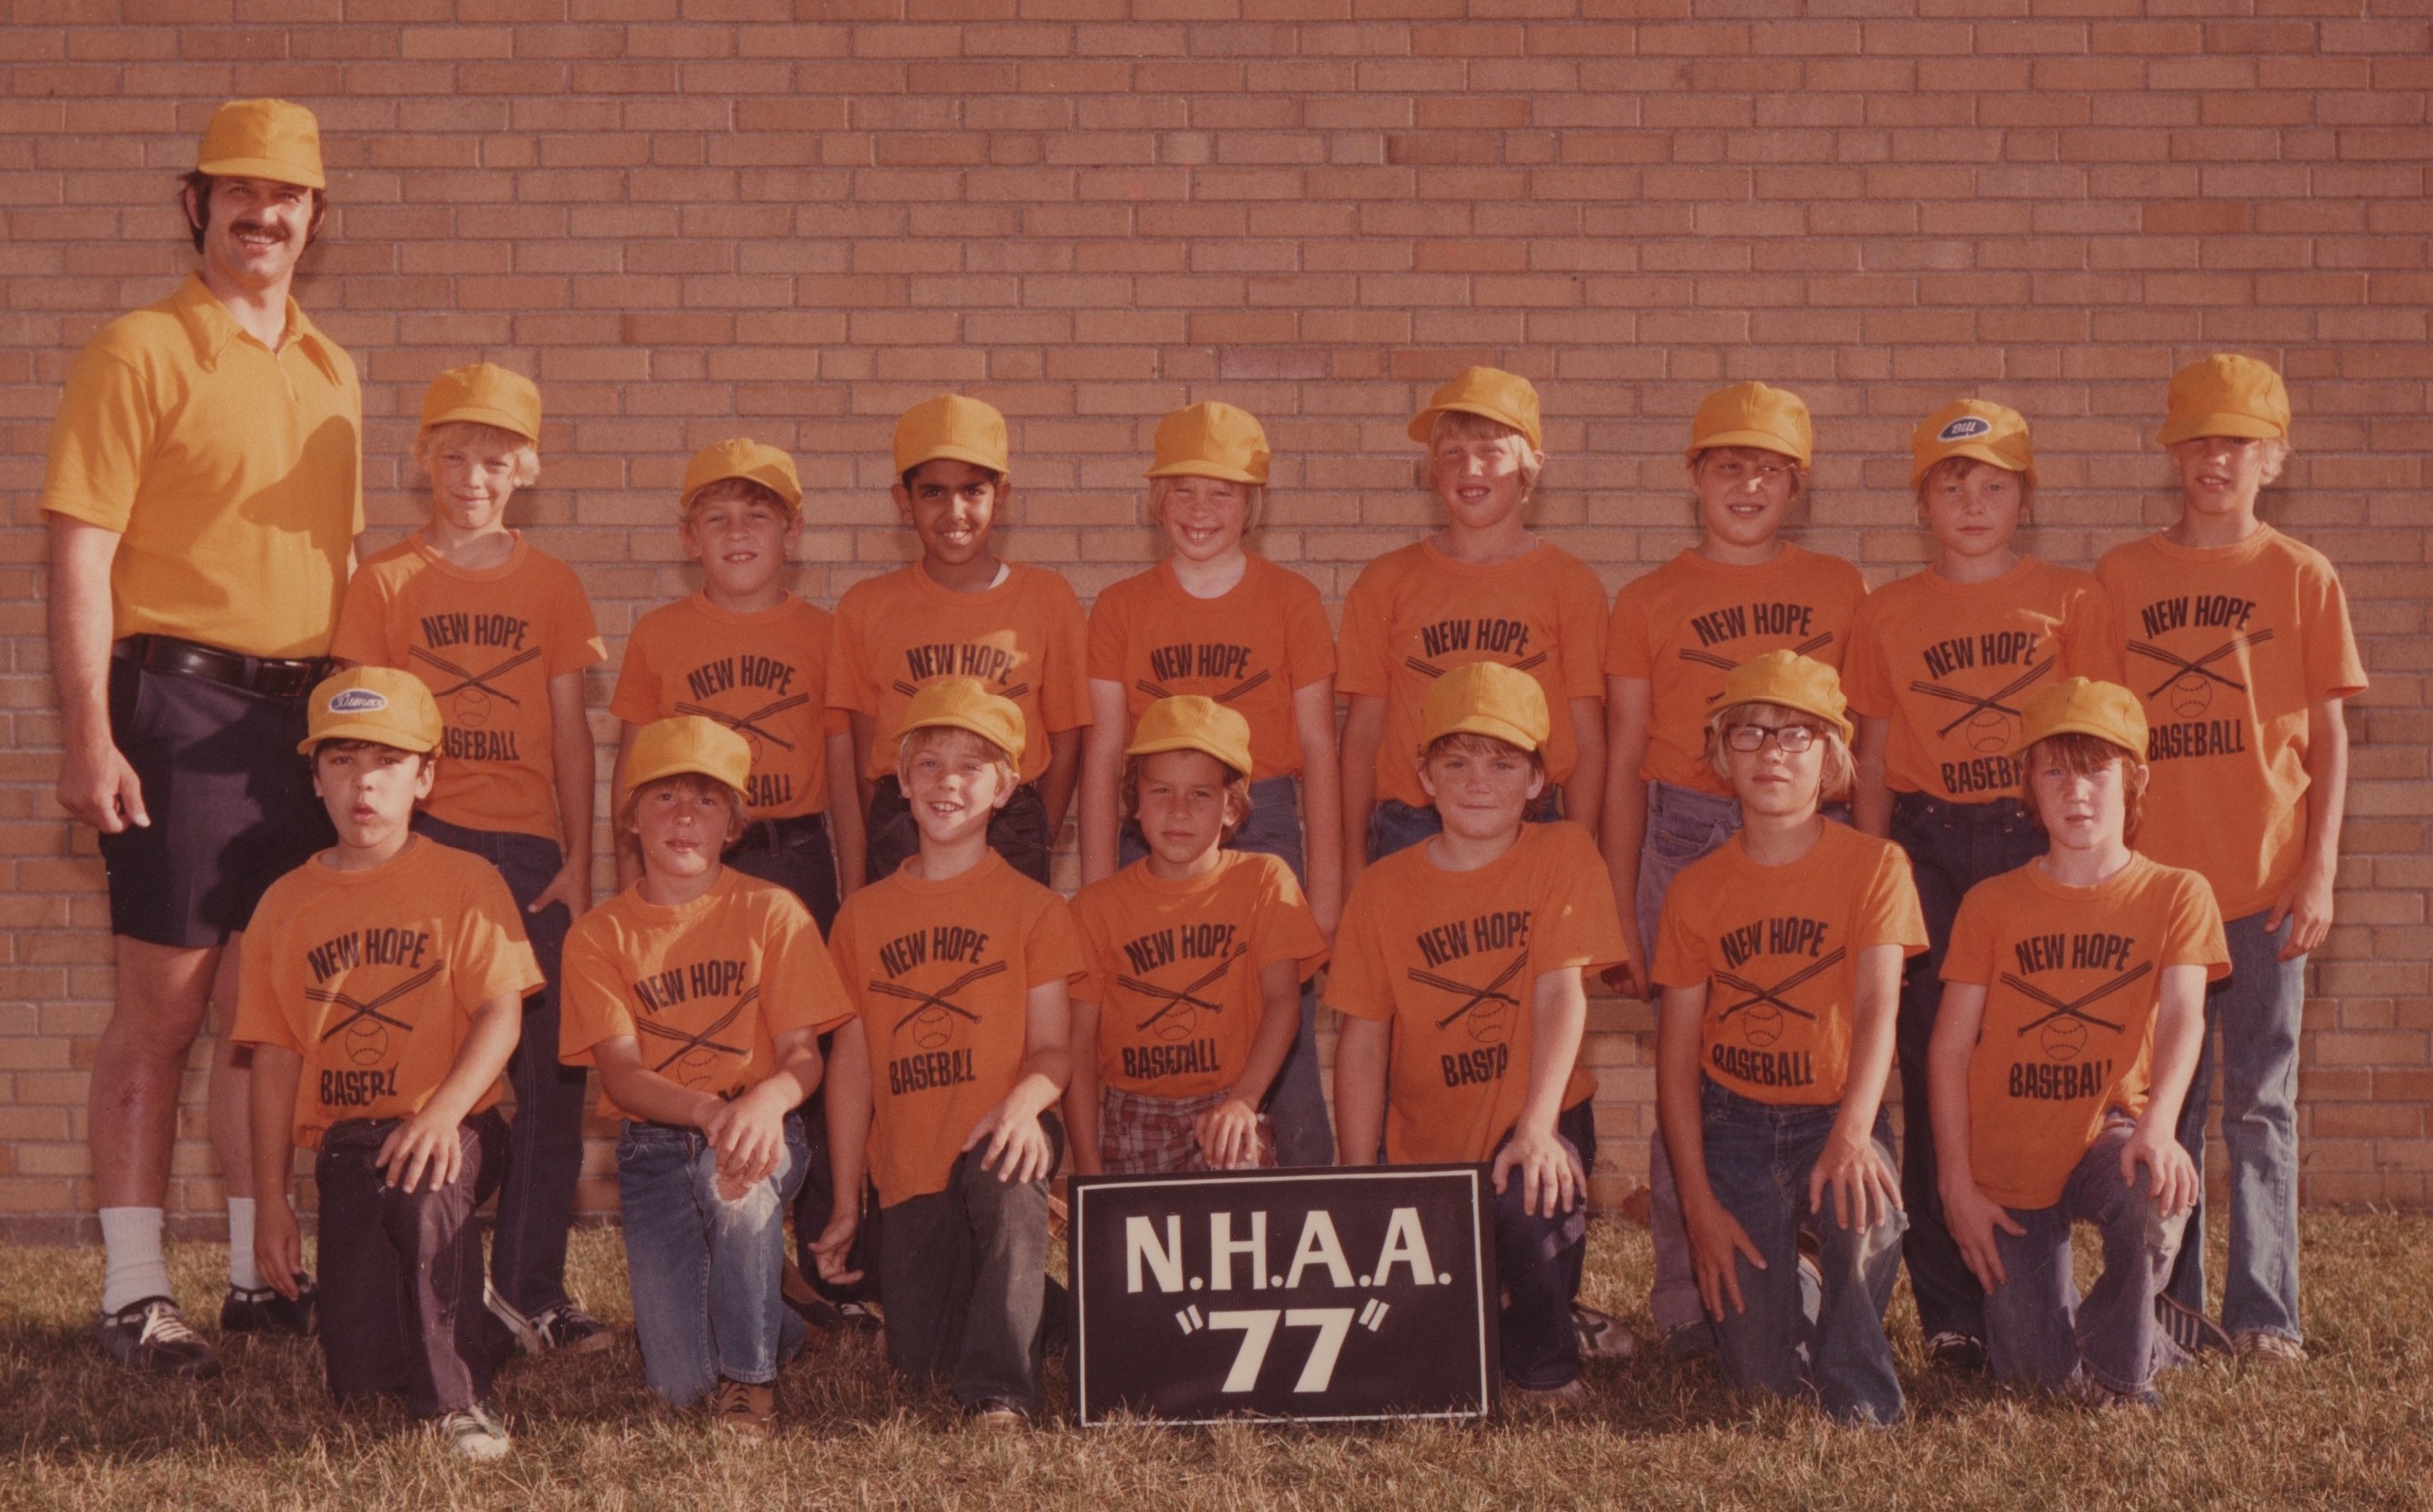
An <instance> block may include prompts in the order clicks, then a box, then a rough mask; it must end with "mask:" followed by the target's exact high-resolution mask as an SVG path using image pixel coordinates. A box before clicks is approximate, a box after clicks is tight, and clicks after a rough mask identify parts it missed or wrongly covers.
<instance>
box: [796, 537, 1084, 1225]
mask: <svg viewBox="0 0 2433 1512" xmlns="http://www.w3.org/2000/svg"><path fill="white" fill-rule="evenodd" d="M1088 640H1089V632H1088V629H1087V626H1086V624H1085V622H1084V621H1083V620H1082V618H1081V601H1080V600H1079V599H1077V598H1075V597H1074V596H1073V586H1072V585H1071V584H1069V583H1067V582H1065V581H1064V579H1063V577H1062V576H1060V575H1059V574H1057V573H1055V572H1053V571H1050V570H1049V569H1046V568H1044V567H1026V566H1024V565H1023V564H1022V563H1019V562H1010V563H1008V564H1006V573H1005V580H1004V581H1003V582H1001V583H999V584H997V585H996V586H995V587H991V588H984V589H982V590H981V591H979V592H978V593H957V592H955V591H954V590H953V589H951V588H942V587H940V586H938V585H937V583H936V582H934V581H933V580H932V579H931V578H930V576H929V573H928V570H927V569H926V568H924V567H922V565H921V564H920V563H918V562H915V563H913V564H912V565H911V566H910V567H906V568H899V569H896V570H895V571H893V572H890V573H888V574H887V575H886V576H885V577H875V578H869V579H866V580H864V581H862V582H859V583H857V584H855V585H854V586H851V587H849V588H847V589H845V590H844V597H843V598H842V599H839V600H838V601H837V611H836V659H835V662H834V664H833V670H832V671H830V672H829V674H828V707H830V708H840V709H844V710H847V711H849V712H851V713H855V714H867V715H869V716H871V718H872V719H874V720H875V721H876V722H877V730H876V737H875V738H874V739H872V740H871V742H870V756H869V762H868V768H867V770H866V771H865V772H864V773H863V775H865V776H867V777H868V778H870V780H872V781H874V782H876V781H877V780H878V779H879V778H881V777H883V776H886V775H887V774H888V773H892V772H893V771H894V770H895V738H896V730H897V728H898V726H900V725H901V724H902V723H903V722H904V706H905V705H907V704H910V703H911V702H912V695H913V694H915V693H917V692H919V691H920V690H921V689H922V688H926V687H927V686H928V685H929V684H931V683H934V682H936V681H937V680H938V679H940V678H942V677H976V678H978V679H979V681H980V684H981V685H982V686H983V687H985V688H987V689H988V690H989V691H990V692H992V693H995V694H997V695H998V696H1000V697H1002V698H1009V699H1012V701H1013V702H1014V703H1015V704H1016V705H1020V706H1021V709H1022V721H1023V729H1024V731H1025V732H1026V734H1025V741H1026V746H1025V749H1024V751H1023V753H1022V773H1021V780H1023V781H1024V782H1035V781H1037V780H1038V778H1039V774H1040V773H1043V772H1045V771H1046V770H1047V737H1048V736H1049V735H1051V734H1056V733H1059V732H1062V731H1064V730H1078V729H1080V728H1081V727H1082V726H1083V725H1085V724H1087V723H1089V722H1090V690H1089V677H1088V672H1087V651H1086V649H1085V648H1086V647H1087V644H1088ZM957 1137H958V1138H960V1137H961V1136H960V1135H958V1136H957ZM942 1179H943V1178H942Z"/></svg>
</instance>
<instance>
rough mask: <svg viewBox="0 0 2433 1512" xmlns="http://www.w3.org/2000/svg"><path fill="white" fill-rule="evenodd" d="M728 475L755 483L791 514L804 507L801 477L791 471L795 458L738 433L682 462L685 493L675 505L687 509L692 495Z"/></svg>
mask: <svg viewBox="0 0 2433 1512" xmlns="http://www.w3.org/2000/svg"><path fill="white" fill-rule="evenodd" d="M728 478H741V479H744V480H745V481H747V482H750V483H757V484H759V485H760V486H761V487H763V488H766V489H768V490H769V491H770V492H771V493H774V494H775V495H776V496H777V497H778V498H780V499H782V500H784V501H786V513H788V514H790V515H791V514H794V513H796V512H797V511H799V510H800V509H801V508H802V507H803V480H802V478H801V477H800V476H799V475H797V474H796V473H795V471H794V459H793V458H792V457H790V456H788V455H787V454H786V453H785V452H783V451H781V450H778V449H777V448H775V447H773V446H770V445H768V444H766V443H765V442H760V441H753V440H748V439H746V438H744V437H742V436H737V437H735V438H734V439H733V440H729V441H718V442H713V443H712V444H710V445H708V446H706V447H704V448H702V449H701V450H698V451H696V452H694V453H693V454H692V460H691V461H690V462H688V463H686V464H685V475H684V493H683V495H682V496H681V497H679V498H678V499H677V501H676V508H677V509H678V510H680V511H681V510H686V509H690V508H691V507H692V496H693V495H695V494H697V493H699V492H701V491H702V490H703V489H704V488H706V487H708V486H709V485H710V484H714V483H720V482H723V481H724V480H726V479H728Z"/></svg>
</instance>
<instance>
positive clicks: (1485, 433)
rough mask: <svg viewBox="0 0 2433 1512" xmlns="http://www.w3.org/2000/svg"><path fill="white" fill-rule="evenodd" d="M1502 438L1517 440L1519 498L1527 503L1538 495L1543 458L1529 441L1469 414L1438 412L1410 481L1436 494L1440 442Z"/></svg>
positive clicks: (1499, 422)
mask: <svg viewBox="0 0 2433 1512" xmlns="http://www.w3.org/2000/svg"><path fill="white" fill-rule="evenodd" d="M1506 436H1519V437H1520V440H1521V497H1522V498H1523V499H1524V500H1525V499H1527V498H1528V497H1529V496H1530V495H1532V494H1534V493H1536V492H1537V491H1538V480H1539V479H1540V477H1542V476H1543V475H1544V474H1545V471H1546V454H1545V453H1544V452H1542V451H1540V450H1538V449H1537V448H1536V447H1533V446H1531V445H1530V444H1529V438H1528V437H1527V436H1526V435H1523V434H1522V433H1521V432H1520V431H1518V430H1515V429H1514V428H1513V427H1511V426H1508V425H1506V424H1505V423H1504V422H1503V421H1502V420H1491V419H1489V418H1488V417H1487V416H1484V415H1477V414H1473V413H1472V412H1471V411H1469V410H1438V411H1437V413H1436V417H1435V418H1434V419H1432V420H1430V421H1429V422H1428V449H1427V450H1425V451H1422V452H1421V453H1420V459H1419V461H1418V462H1416V463H1414V464H1412V467H1411V477H1412V479H1413V480H1414V481H1416V482H1417V483H1418V484H1419V485H1420V486H1421V488H1423V489H1425V490H1427V491H1428V492H1429V493H1434V492H1436V489H1437V475H1436V460H1437V446H1438V443H1439V442H1444V441H1501V440H1503V439H1504V438H1505V437H1506Z"/></svg>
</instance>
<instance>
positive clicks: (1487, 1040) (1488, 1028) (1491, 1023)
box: [1462, 997, 1512, 1045]
mask: <svg viewBox="0 0 2433 1512" xmlns="http://www.w3.org/2000/svg"><path fill="white" fill-rule="evenodd" d="M1462 1022H1463V1023H1464V1024H1466V1025H1468V1026H1469V1027H1470V1037H1471V1038H1472V1039H1473V1040H1476V1041H1477V1042H1478V1043H1479V1044H1481V1045H1495V1044H1498V1043H1500V1042H1502V1041H1503V1040H1504V1039H1505V1038H1506V1036H1508V1035H1509V1034H1511V1032H1512V1008H1511V1005H1510V1004H1508V1003H1504V1002H1501V1001H1498V1000H1497V999H1495V998H1491V997H1489V998H1484V999H1481V1000H1480V1002H1479V1004H1478V1006H1477V1007H1476V1008H1473V1009H1472V1010H1471V1011H1469V1012H1467V1013H1464V1014H1463V1015H1462Z"/></svg>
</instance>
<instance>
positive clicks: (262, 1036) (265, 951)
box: [229, 909, 304, 1055]
mask: <svg viewBox="0 0 2433 1512" xmlns="http://www.w3.org/2000/svg"><path fill="white" fill-rule="evenodd" d="M268 913H269V910H268V909H264V910H260V911H258V912H257V913H256V914H255V916H254V926H253V927H251V928H248V929H247V930H246V932H245V942H244V943H243V944H242V945H240V946H239V947H238V950H237V958H238V959H237V974H236V1027H235V1028H231V1029H230V1030H229V1038H230V1040H231V1041H233V1042H234V1043H236V1044H238V1045H277V1046H279V1047H280V1048H281V1049H282V1050H290V1051H293V1052H295V1053H296V1054H298V1055H302V1054H303V1053H304V1045H303V1043H302V1041H301V1040H300V1039H298V1035H297V1031H296V1026H295V1025H293V1024H290V1023H289V1022H288V1020H287V1015H286V1014H284V1013H282V1012H281V1011H279V983H278V970H277V955H278V951H279V943H280V941H281V938H282V937H283V936H284V934H285V931H284V930H282V929H281V928H280V926H279V924H278V922H277V921H276V920H275V919H272V918H270V917H268V916H267V915H268Z"/></svg>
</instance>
